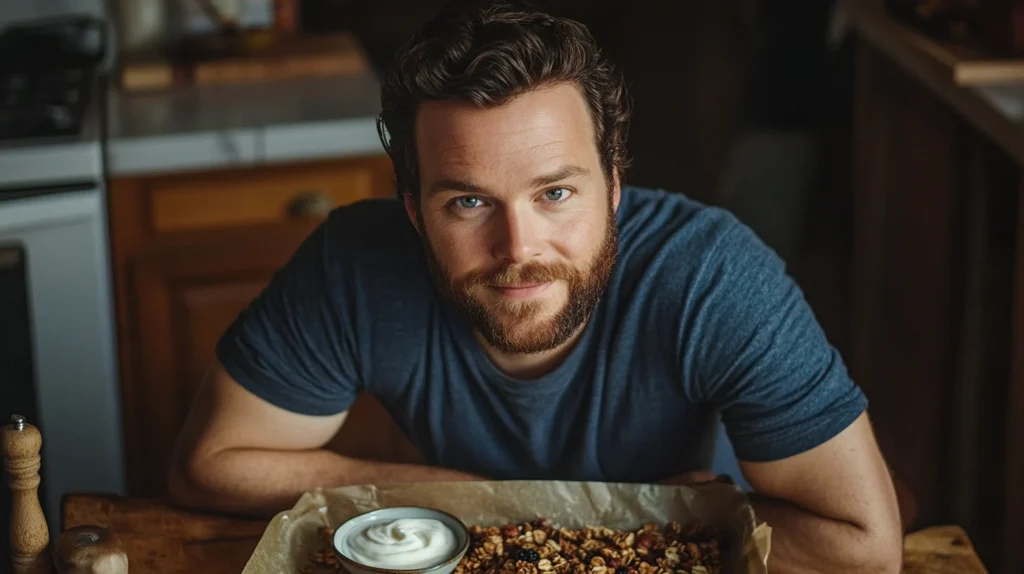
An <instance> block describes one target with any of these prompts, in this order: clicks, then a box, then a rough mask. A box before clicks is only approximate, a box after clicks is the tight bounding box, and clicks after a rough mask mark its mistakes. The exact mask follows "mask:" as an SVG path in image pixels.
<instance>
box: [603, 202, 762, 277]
mask: <svg viewBox="0 0 1024 574" xmlns="http://www.w3.org/2000/svg"><path fill="white" fill-rule="evenodd" d="M618 226H619V239H620V244H621V245H622V246H623V247H625V248H626V249H627V250H629V249H634V250H636V251H637V252H639V253H645V252H647V251H649V250H651V249H658V250H659V251H661V252H664V251H665V250H670V251H672V252H678V251H680V250H682V251H685V252H686V254H687V259H688V260H690V261H693V260H695V259H700V258H702V257H700V256H701V255H712V254H714V253H716V252H718V251H719V250H720V248H721V247H722V246H723V244H728V243H734V242H736V241H740V242H741V243H746V242H748V241H749V240H750V239H752V237H751V236H752V231H751V230H750V229H749V228H748V227H747V226H746V225H744V224H743V223H742V222H740V221H739V220H738V219H737V218H736V216H735V215H734V214H733V213H732V212H730V211H729V210H727V209H725V208H722V207H717V206H713V205H708V204H705V203H702V202H700V201H698V200H696V199H693V198H692V197H690V196H688V195H686V194H684V193H677V192H670V191H666V190H664V189H659V188H647V187H638V186H624V187H623V188H622V201H621V202H620V207H619V213H618ZM755 243H756V241H755ZM748 246H752V245H748Z"/></svg>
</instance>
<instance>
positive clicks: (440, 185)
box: [427, 165, 590, 194]
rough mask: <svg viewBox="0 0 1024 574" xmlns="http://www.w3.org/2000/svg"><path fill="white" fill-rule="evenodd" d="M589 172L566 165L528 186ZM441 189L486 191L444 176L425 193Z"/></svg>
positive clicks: (472, 191) (539, 177)
mask: <svg viewBox="0 0 1024 574" xmlns="http://www.w3.org/2000/svg"><path fill="white" fill-rule="evenodd" d="M589 174H590V170H589V169H587V168H585V167H580V166H578V165H567V166H563V167H561V168H559V169H558V170H556V171H554V172H552V173H549V174H545V175H541V176H537V177H535V178H533V180H531V181H530V186H531V187H543V186H545V185H551V184H552V183H557V182H559V181H562V180H563V179H569V178H572V177H580V176H585V175H589ZM442 191H458V192H461V193H474V194H484V193H486V192H487V190H486V188H484V187H481V186H479V185H476V184H474V183H470V182H468V181H465V180H462V179H457V178H447V177H446V178H444V179H439V180H437V181H435V182H434V183H432V184H430V189H429V190H427V193H430V194H435V193H440V192H442Z"/></svg>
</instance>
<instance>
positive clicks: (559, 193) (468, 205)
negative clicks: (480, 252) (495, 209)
mask: <svg viewBox="0 0 1024 574" xmlns="http://www.w3.org/2000/svg"><path fill="white" fill-rule="evenodd" d="M571 195H572V192H571V191H569V190H568V189H567V188H564V187H556V188H553V189H549V190H547V191H545V192H544V193H543V194H542V196H541V197H543V198H544V199H545V200H546V201H548V202H550V203H561V202H563V201H565V200H566V199H568V198H569V197H570V196H571ZM452 205H453V206H454V207H455V208H457V209H460V210H472V209H476V208H478V207H483V205H484V200H483V199H481V198H479V197H477V196H475V195H463V196H461V197H456V198H455V199H454V200H453V201H452Z"/></svg>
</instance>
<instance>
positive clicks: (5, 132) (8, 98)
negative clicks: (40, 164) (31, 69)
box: [0, 70, 91, 140]
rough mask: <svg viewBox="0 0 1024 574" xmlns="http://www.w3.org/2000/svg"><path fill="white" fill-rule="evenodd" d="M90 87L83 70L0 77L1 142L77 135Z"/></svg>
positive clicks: (13, 74) (16, 74)
mask: <svg viewBox="0 0 1024 574" xmlns="http://www.w3.org/2000/svg"><path fill="white" fill-rule="evenodd" d="M90 84H91V82H90V81H89V75H88V74H86V73H83V71H82V70H56V71H50V72H40V73H38V74H30V73H24V72H18V73H12V74H7V75H4V76H0V140H5V139H17V138H27V137H51V136H66V135H73V134H76V133H78V132H79V130H80V129H81V124H82V115H83V113H84V111H85V106H86V104H87V103H88V102H89V90H90V88H91V85H90Z"/></svg>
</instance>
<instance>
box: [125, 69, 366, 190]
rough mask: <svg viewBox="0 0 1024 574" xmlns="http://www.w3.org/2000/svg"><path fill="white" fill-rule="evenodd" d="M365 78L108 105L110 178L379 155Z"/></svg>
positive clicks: (128, 99) (207, 90) (141, 96)
mask: <svg viewBox="0 0 1024 574" xmlns="http://www.w3.org/2000/svg"><path fill="white" fill-rule="evenodd" d="M379 109H380V86H379V84H378V83H377V80H376V78H375V77H374V76H373V75H372V74H370V73H366V74H361V75H353V76H346V77H336V78H312V79H302V80H292V81H287V82H280V83H273V84H252V85H240V86H204V87H189V88H180V89H175V90H173V91H167V92H159V93H121V92H119V91H117V90H115V89H111V90H110V91H109V92H108V97H107V115H108V117H107V134H106V138H107V145H106V163H107V173H108V175H109V176H110V177H118V176H126V175H140V174H155V173H174V172H180V171H191V170H201V169H216V168H230V167H247V166H253V165H260V164H271V163H276V162H286V161H292V160H305V159H316V158H322V157H347V156H356V155H366V154H372V153H383V151H384V150H383V148H382V146H381V144H380V140H379V138H378V136H377V128H376V116H377V114H378V112H379Z"/></svg>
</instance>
